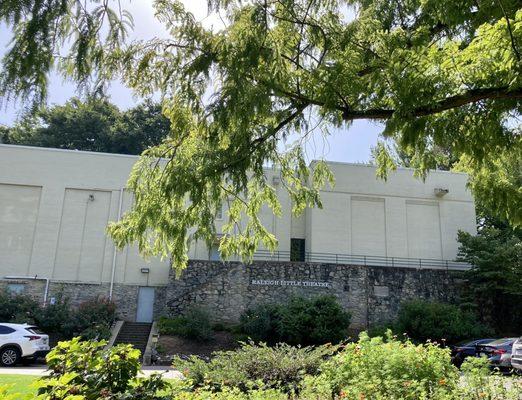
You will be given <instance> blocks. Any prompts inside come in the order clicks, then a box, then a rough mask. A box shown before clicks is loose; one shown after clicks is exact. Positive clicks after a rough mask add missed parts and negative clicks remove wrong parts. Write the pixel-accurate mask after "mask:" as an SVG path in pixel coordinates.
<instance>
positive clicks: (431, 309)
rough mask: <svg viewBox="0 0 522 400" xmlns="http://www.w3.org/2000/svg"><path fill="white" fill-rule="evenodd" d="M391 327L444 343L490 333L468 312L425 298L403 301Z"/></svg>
mask: <svg viewBox="0 0 522 400" xmlns="http://www.w3.org/2000/svg"><path fill="white" fill-rule="evenodd" d="M394 330H395V332H400V333H406V334H407V335H408V336H409V337H410V338H412V339H414V340H418V341H423V342H424V341H426V340H435V341H446V342H447V343H457V342H459V341H461V340H464V339H470V338H475V337H480V336H488V335H490V334H491V332H490V330H489V329H488V328H486V327H484V326H483V325H482V324H480V323H479V322H478V320H477V318H476V316H475V315H474V314H473V313H472V312H471V311H464V310H462V309H461V308H459V307H458V306H455V305H452V304H446V303H437V302H429V301H425V300H412V301H408V302H405V303H403V304H402V305H401V308H400V310H399V315H398V318H397V322H396V324H395V329H394Z"/></svg>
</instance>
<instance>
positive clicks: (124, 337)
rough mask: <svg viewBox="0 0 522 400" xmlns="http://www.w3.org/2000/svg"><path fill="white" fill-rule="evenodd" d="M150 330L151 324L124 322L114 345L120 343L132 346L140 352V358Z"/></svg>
mask: <svg viewBox="0 0 522 400" xmlns="http://www.w3.org/2000/svg"><path fill="white" fill-rule="evenodd" d="M151 328H152V324H149V323H146V322H124V323H123V326H122V327H121V329H120V332H119V333H118V336H117V337H116V340H115V341H114V345H117V344H120V343H124V344H132V345H133V346H134V348H135V349H138V350H140V351H141V356H142V357H143V354H144V353H145V349H146V347H147V341H148V340H149V334H150V330H151Z"/></svg>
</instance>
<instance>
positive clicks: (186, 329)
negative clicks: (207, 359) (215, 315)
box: [158, 307, 212, 341]
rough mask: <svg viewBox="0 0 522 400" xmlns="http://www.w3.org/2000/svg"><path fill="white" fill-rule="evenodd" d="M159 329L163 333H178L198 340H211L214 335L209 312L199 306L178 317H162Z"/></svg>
mask: <svg viewBox="0 0 522 400" xmlns="http://www.w3.org/2000/svg"><path fill="white" fill-rule="evenodd" d="M158 329H159V332H160V334H163V335H178V336H181V337H184V338H187V339H192V340H197V341H205V340H209V339H210V338H211V337H212V325H211V323H210V317H209V315H208V312H207V311H206V310H204V309H202V308H199V307H192V308H190V309H188V310H187V312H186V313H185V314H183V315H180V316H178V317H174V318H167V317H161V318H160V319H159V321H158Z"/></svg>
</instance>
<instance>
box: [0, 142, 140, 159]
mask: <svg viewBox="0 0 522 400" xmlns="http://www.w3.org/2000/svg"><path fill="white" fill-rule="evenodd" d="M1 147H9V148H13V149H14V148H17V149H18V148H20V149H29V150H37V151H50V152H58V153H75V154H90V155H97V156H111V157H123V158H134V159H136V160H137V159H138V158H139V156H136V155H133V154H120V153H104V152H101V151H86V150H71V149H57V148H54V147H39V146H27V145H20V144H6V143H0V148H1Z"/></svg>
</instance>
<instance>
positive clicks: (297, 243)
mask: <svg viewBox="0 0 522 400" xmlns="http://www.w3.org/2000/svg"><path fill="white" fill-rule="evenodd" d="M290 261H305V240H304V239H293V238H292V239H290Z"/></svg>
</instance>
